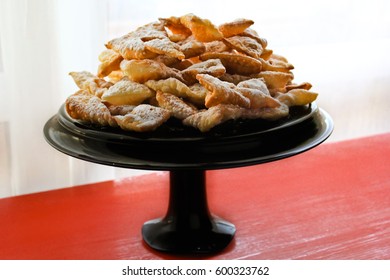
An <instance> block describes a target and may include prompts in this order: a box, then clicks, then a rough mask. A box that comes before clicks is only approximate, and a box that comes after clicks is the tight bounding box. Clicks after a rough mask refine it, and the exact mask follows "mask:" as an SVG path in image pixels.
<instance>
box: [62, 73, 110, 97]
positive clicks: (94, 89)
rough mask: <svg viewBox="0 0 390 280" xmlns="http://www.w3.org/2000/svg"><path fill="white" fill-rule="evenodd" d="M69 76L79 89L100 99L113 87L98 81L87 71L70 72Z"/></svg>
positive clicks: (108, 83)
mask: <svg viewBox="0 0 390 280" xmlns="http://www.w3.org/2000/svg"><path fill="white" fill-rule="evenodd" d="M69 75H70V76H71V77H72V78H73V80H74V82H75V83H76V85H77V86H78V87H79V88H80V89H85V90H87V91H88V92H89V93H91V94H93V95H96V96H97V97H101V96H102V94H103V93H104V92H105V91H106V90H107V89H108V88H110V87H111V86H112V85H113V84H112V83H111V82H107V81H106V80H104V79H100V78H98V77H97V76H95V75H93V74H92V73H90V72H88V71H81V72H70V73H69Z"/></svg>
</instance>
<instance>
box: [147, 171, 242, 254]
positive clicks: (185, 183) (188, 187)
mask: <svg viewBox="0 0 390 280" xmlns="http://www.w3.org/2000/svg"><path fill="white" fill-rule="evenodd" d="M235 232H236V228H235V226H234V225H233V224H231V223H229V222H227V221H224V220H222V219H220V218H217V217H214V216H212V215H211V214H210V211H209V208H208V204H207V196H206V176H205V171H204V170H195V169H190V170H175V171H170V195H169V206H168V211H167V214H166V215H165V217H164V218H160V219H155V220H151V221H148V222H146V223H145V224H144V225H143V227H142V236H143V239H144V241H145V242H146V244H148V245H149V246H150V247H151V248H153V249H156V250H158V251H163V252H167V253H186V254H188V253H206V254H209V253H216V252H219V251H221V250H223V249H225V248H226V247H227V246H228V244H229V243H230V241H231V240H232V239H233V237H234V234H235Z"/></svg>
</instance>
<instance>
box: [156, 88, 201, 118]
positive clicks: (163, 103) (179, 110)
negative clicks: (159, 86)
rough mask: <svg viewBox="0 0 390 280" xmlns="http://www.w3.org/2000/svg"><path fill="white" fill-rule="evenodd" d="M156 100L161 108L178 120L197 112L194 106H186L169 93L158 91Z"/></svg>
mask: <svg viewBox="0 0 390 280" xmlns="http://www.w3.org/2000/svg"><path fill="white" fill-rule="evenodd" d="M156 99H157V102H158V105H159V106H160V107H161V108H164V109H166V110H168V111H169V112H171V115H172V116H173V117H175V118H177V119H179V120H184V119H185V118H187V117H189V116H191V115H193V114H195V113H196V112H197V111H198V110H197V109H196V108H195V107H194V106H191V105H189V104H187V103H186V102H184V101H183V100H182V99H181V98H179V97H177V96H175V95H173V94H170V93H163V92H161V91H159V92H157V94H156Z"/></svg>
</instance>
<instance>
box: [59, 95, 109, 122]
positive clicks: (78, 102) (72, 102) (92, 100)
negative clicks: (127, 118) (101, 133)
mask: <svg viewBox="0 0 390 280" xmlns="http://www.w3.org/2000/svg"><path fill="white" fill-rule="evenodd" d="M65 108H66V112H67V113H68V114H69V116H71V117H72V118H74V119H79V120H82V121H86V122H90V123H93V124H98V125H101V126H116V122H115V120H114V119H113V118H112V116H111V113H110V111H109V110H108V108H107V107H106V106H105V105H104V104H103V103H102V102H101V100H100V98H98V97H96V96H94V95H92V94H90V93H89V92H88V91H86V90H79V91H78V92H76V93H75V94H73V95H71V96H69V97H68V98H67V99H66V102H65Z"/></svg>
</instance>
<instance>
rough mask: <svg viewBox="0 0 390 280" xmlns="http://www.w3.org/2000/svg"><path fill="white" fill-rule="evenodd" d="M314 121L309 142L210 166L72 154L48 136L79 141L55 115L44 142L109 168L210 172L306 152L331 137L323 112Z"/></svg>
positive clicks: (329, 120) (88, 153)
mask: <svg viewBox="0 0 390 280" xmlns="http://www.w3.org/2000/svg"><path fill="white" fill-rule="evenodd" d="M313 119H314V121H315V122H316V123H317V124H318V126H319V129H318V131H317V132H316V134H315V136H313V137H311V138H310V139H306V140H304V141H302V143H300V144H299V145H297V146H296V147H294V148H291V149H288V150H283V151H280V152H278V153H275V154H272V155H266V156H261V157H253V158H246V159H240V160H235V159H234V158H233V159H231V160H225V161H218V160H216V161H215V162H212V163H196V162H195V163H186V164H183V163H180V164H177V163H172V162H153V161H150V160H147V159H141V161H140V162H139V159H136V160H135V162H134V158H131V157H128V158H126V159H127V161H126V162H120V161H112V156H111V159H109V160H107V158H110V156H108V157H106V158H96V157H94V156H93V155H91V151H82V152H81V153H78V152H76V151H74V149H72V147H70V146H69V145H68V146H66V145H64V143H58V142H56V141H55V140H54V139H53V138H52V137H51V133H53V132H54V133H55V132H61V133H64V134H63V136H65V138H67V139H62V140H66V141H71V142H72V141H73V142H72V145H77V144H78V141H80V138H78V136H77V135H76V134H73V133H70V132H69V131H67V130H66V129H64V128H63V127H62V125H60V124H59V120H58V115H55V116H53V117H52V118H51V119H49V120H48V121H47V123H46V124H45V126H44V136H45V139H46V141H47V142H48V143H49V144H50V145H51V146H52V147H54V148H55V149H57V150H59V151H60V152H62V153H64V154H67V155H69V156H72V157H75V158H78V159H81V160H86V161H89V162H94V163H97V164H104V165H109V166H116V167H123V168H132V169H144V170H183V169H203V170H212V169H224V168H233V167H243V166H248V165H253V164H261V163H266V162H270V161H275V160H280V159H283V158H287V157H291V156H294V155H297V154H300V153H302V152H305V151H307V150H309V149H312V148H314V147H316V146H318V145H319V144H321V143H322V142H324V141H325V140H326V139H327V138H328V137H329V136H330V135H331V133H332V131H333V120H332V118H331V117H330V115H329V114H328V113H327V112H326V111H324V110H322V109H320V108H319V109H318V110H317V113H316V114H315V115H314V116H313ZM73 147H74V146H73ZM137 160H138V161H137Z"/></svg>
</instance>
